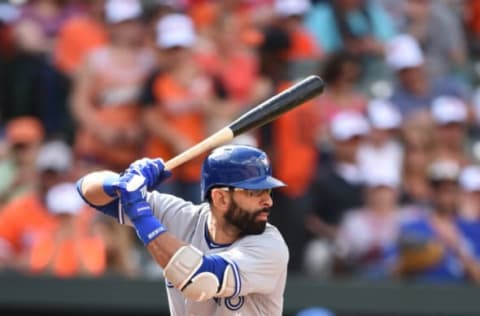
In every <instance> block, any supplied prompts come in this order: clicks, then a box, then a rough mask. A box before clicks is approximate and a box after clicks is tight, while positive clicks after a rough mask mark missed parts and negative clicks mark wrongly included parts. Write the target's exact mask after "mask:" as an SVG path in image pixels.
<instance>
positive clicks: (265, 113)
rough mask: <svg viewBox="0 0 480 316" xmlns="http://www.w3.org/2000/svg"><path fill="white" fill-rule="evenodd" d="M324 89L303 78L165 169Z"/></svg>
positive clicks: (311, 78)
mask: <svg viewBox="0 0 480 316" xmlns="http://www.w3.org/2000/svg"><path fill="white" fill-rule="evenodd" d="M324 87H325V84H324V82H323V80H322V79H321V78H320V77H318V76H313V75H312V76H309V77H307V78H305V79H303V80H302V81H300V82H298V83H296V84H295V85H293V86H291V87H290V88H288V89H286V90H284V91H282V92H280V93H278V94H276V95H274V96H273V97H271V98H269V99H267V100H266V101H264V102H262V103H261V104H259V105H257V106H256V107H254V108H253V109H251V110H249V111H248V112H246V113H245V114H243V115H242V116H240V117H239V118H237V119H236V120H235V121H233V122H232V123H230V124H229V125H228V126H226V127H224V128H222V129H220V130H219V131H217V132H216V133H214V134H212V135H210V136H208V137H207V138H205V139H204V140H202V141H201V142H200V143H198V144H196V145H194V146H193V147H191V148H189V149H187V150H185V151H184V152H182V153H181V154H179V155H177V156H175V157H174V158H172V159H170V160H168V161H167V162H166V163H165V169H167V170H172V169H173V168H175V167H178V166H179V165H181V164H183V163H184V162H187V161H189V160H190V159H192V158H195V157H197V156H198V155H200V154H202V153H204V152H206V151H208V150H211V149H213V148H215V147H217V146H220V145H223V144H226V143H228V142H229V141H231V140H232V139H233V138H234V137H235V136H237V135H240V134H242V133H244V132H246V131H248V130H251V129H254V128H256V127H259V126H262V125H264V124H266V123H268V122H271V121H273V120H274V119H275V118H277V117H278V116H280V115H281V114H283V113H285V112H287V111H289V110H291V109H293V108H294V107H297V106H299V105H301V104H302V103H304V102H306V101H308V100H310V99H311V98H313V97H315V96H317V95H319V94H320V93H322V92H323V89H324Z"/></svg>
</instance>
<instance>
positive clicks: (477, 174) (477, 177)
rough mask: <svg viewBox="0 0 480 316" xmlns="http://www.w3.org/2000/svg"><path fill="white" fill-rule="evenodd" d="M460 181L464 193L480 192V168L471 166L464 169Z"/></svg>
mask: <svg viewBox="0 0 480 316" xmlns="http://www.w3.org/2000/svg"><path fill="white" fill-rule="evenodd" d="M458 181H459V183H460V187H461V188H462V190H464V191H468V192H476V191H480V166H477V165H471V166H467V167H465V168H463V169H462V171H461V173H460V177H459V179H458Z"/></svg>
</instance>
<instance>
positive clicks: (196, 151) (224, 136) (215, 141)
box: [165, 127, 234, 170]
mask: <svg viewBox="0 0 480 316" xmlns="http://www.w3.org/2000/svg"><path fill="white" fill-rule="evenodd" d="M233 137H234V135H233V132H232V130H231V129H230V128H229V127H224V128H222V129H221V130H219V131H217V132H216V133H214V134H212V135H211V136H209V137H207V138H205V139H204V140H203V141H201V142H200V143H198V144H196V145H195V146H192V147H190V148H189V149H187V150H185V151H184V152H182V153H180V154H178V155H177V156H175V157H173V158H172V159H170V160H168V161H167V162H165V169H166V170H172V169H173V168H176V167H178V166H180V165H181V164H183V163H185V162H187V161H189V160H191V159H193V158H195V157H197V156H199V155H201V154H202V153H204V152H206V151H208V150H211V149H213V148H215V147H217V146H220V145H223V144H226V143H228V142H229V141H231V140H232V139H233Z"/></svg>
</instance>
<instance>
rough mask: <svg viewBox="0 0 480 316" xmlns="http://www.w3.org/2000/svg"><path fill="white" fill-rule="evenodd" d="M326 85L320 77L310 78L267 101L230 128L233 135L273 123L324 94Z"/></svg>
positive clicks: (240, 118) (233, 123) (241, 117)
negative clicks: (282, 115) (281, 116)
mask: <svg viewBox="0 0 480 316" xmlns="http://www.w3.org/2000/svg"><path fill="white" fill-rule="evenodd" d="M324 87H325V84H324V82H323V80H322V79H321V78H320V77H318V76H313V75H312V76H309V77H307V78H305V79H303V80H302V81H300V82H298V83H296V84H295V85H293V86H291V87H290V88H288V89H286V90H284V91H282V92H280V93H279V94H277V95H275V96H273V97H271V98H270V99H267V100H266V101H264V102H263V103H261V104H259V105H258V106H256V107H254V108H253V109H251V110H249V111H248V112H246V113H245V114H243V115H242V116H240V117H239V118H238V119H236V120H235V121H233V122H232V123H230V125H228V127H229V128H230V129H231V130H232V132H233V135H234V136H237V135H239V134H242V133H243V132H245V131H248V130H250V129H254V128H256V127H259V126H261V125H264V124H266V123H268V122H271V121H273V120H274V119H275V118H276V117H278V116H279V115H281V114H283V113H285V112H287V111H289V110H291V109H293V108H294V107H297V106H299V105H301V104H302V103H304V102H305V101H308V100H310V99H311V98H313V97H315V96H316V95H319V94H320V93H322V92H323V89H324Z"/></svg>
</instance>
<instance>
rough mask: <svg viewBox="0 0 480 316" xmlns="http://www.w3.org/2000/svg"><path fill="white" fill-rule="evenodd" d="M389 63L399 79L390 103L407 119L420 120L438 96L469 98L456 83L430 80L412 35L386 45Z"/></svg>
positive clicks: (450, 80)
mask: <svg viewBox="0 0 480 316" xmlns="http://www.w3.org/2000/svg"><path fill="white" fill-rule="evenodd" d="M386 60H387V63H388V64H389V65H390V67H391V68H392V69H393V70H394V72H395V76H396V79H398V82H397V83H396V86H395V88H394V91H393V95H392V96H391V101H392V103H393V104H394V105H395V106H396V107H398V109H399V110H400V112H401V113H402V116H403V117H404V119H406V120H408V119H412V118H415V119H421V118H422V115H423V116H425V115H426V113H428V111H429V107H430V106H431V104H432V102H433V100H434V99H435V98H436V97H438V96H441V95H448V96H455V97H457V98H460V99H462V100H466V99H468V96H467V92H466V90H465V89H463V87H462V86H461V85H460V84H459V83H458V82H456V81H455V80H453V79H451V78H450V79H448V78H435V79H434V80H433V79H429V77H428V75H427V70H426V69H425V60H424V56H423V53H422V50H421V48H420V46H419V44H418V42H417V41H416V40H415V38H413V37H412V36H411V35H408V34H402V35H398V36H397V37H395V38H394V39H392V40H391V41H390V42H389V43H388V45H387V53H386ZM419 113H422V115H420V114H419Z"/></svg>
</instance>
